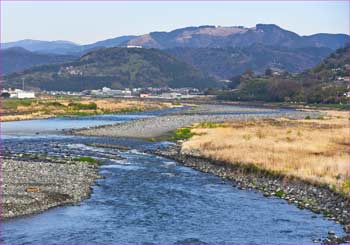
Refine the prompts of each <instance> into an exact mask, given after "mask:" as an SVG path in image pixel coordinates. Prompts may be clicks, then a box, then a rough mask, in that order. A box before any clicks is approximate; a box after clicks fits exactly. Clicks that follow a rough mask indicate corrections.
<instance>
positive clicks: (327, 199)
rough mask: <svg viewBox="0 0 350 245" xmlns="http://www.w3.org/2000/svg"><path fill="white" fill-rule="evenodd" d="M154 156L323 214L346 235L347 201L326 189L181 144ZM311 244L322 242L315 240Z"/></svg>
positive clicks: (333, 238) (345, 239)
mask: <svg viewBox="0 0 350 245" xmlns="http://www.w3.org/2000/svg"><path fill="white" fill-rule="evenodd" d="M150 152H151V153H153V154H156V155H159V156H162V157H166V158H169V159H173V160H175V161H177V162H179V163H181V164H183V165H184V166H187V167H191V168H193V169H196V170H199V171H201V172H204V173H210V174H214V175H216V176H219V177H221V178H223V179H226V180H230V181H232V184H233V186H236V187H237V188H239V189H243V190H244V189H247V190H258V191H261V192H262V193H263V194H264V196H265V197H278V198H282V199H285V200H286V201H287V202H288V203H289V204H293V205H297V206H298V207H299V208H301V209H309V210H311V211H312V212H314V213H316V214H323V215H324V216H325V217H327V218H328V219H330V220H334V221H335V222H337V223H340V224H342V225H343V227H344V231H345V232H347V233H349V232H350V230H349V223H350V222H349V220H350V219H349V215H350V213H349V210H350V200H349V199H347V198H344V196H342V195H340V194H338V193H335V192H334V191H332V190H330V189H329V188H327V187H325V186H319V185H313V184H310V183H308V182H305V181H302V180H300V179H297V178H290V177H286V176H283V175H273V174H271V173H269V172H267V171H263V170H258V169H256V168H249V167H245V166H244V165H240V164H237V165H232V164H227V163H226V162H222V161H214V160H211V159H208V158H203V157H200V156H196V155H192V154H183V153H182V152H181V143H177V144H174V145H171V146H169V147H167V148H160V149H156V150H152V151H150ZM328 235H329V236H328V238H327V239H326V240H325V241H323V242H325V243H349V242H350V235H347V236H345V237H341V238H339V237H337V236H336V234H334V233H333V232H332V231H329V234H328ZM314 242H321V240H315V241H314Z"/></svg>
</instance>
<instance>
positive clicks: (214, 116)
mask: <svg viewBox="0 0 350 245" xmlns="http://www.w3.org/2000/svg"><path fill="white" fill-rule="evenodd" d="M306 116H309V117H318V116H320V113H319V112H305V111H298V110H281V109H266V108H255V107H243V106H236V105H199V106H197V107H193V108H191V109H188V110H185V111H183V112H181V113H176V114H168V115H164V116H158V117H151V118H144V119H138V120H133V121H130V122H127V123H121V124H114V125H105V126H99V127H91V128H83V129H78V130H73V131H72V132H71V133H72V134H76V135H85V136H106V137H130V138H155V137H160V136H162V135H164V134H166V133H169V132H171V131H174V130H176V129H177V128H181V127H186V126H190V125H192V124H195V123H200V122H224V121H230V120H254V119H256V120H259V119H270V118H277V117H286V118H294V119H302V118H305V117H306Z"/></svg>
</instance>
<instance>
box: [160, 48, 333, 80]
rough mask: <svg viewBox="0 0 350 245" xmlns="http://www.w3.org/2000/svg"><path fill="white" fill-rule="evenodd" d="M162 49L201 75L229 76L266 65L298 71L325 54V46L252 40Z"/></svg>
mask: <svg viewBox="0 0 350 245" xmlns="http://www.w3.org/2000/svg"><path fill="white" fill-rule="evenodd" d="M166 52H168V53H170V54H172V55H174V56H176V57H177V58H178V59H180V60H182V61H185V62H186V63H188V64H191V65H193V66H194V67H195V68H197V69H199V70H200V71H202V72H203V74H204V75H206V76H210V77H214V78H216V79H229V78H231V77H232V76H235V75H239V74H242V73H243V72H245V71H246V70H248V69H249V70H253V71H254V72H255V73H258V74H259V73H264V72H265V70H266V69H267V68H278V69H282V70H286V71H289V72H293V73H295V72H302V71H304V70H305V69H308V68H311V67H313V66H315V65H316V64H318V63H319V62H320V61H321V60H322V59H323V58H325V57H326V56H328V55H329V54H330V53H331V52H332V50H331V49H329V48H321V47H320V48H318V47H309V48H286V47H273V46H264V45H261V44H254V45H251V46H247V47H240V48H232V47H228V48H174V49H169V50H166Z"/></svg>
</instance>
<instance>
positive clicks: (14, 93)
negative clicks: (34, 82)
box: [1, 89, 35, 99]
mask: <svg viewBox="0 0 350 245" xmlns="http://www.w3.org/2000/svg"><path fill="white" fill-rule="evenodd" d="M1 93H2V94H3V93H8V94H9V95H10V98H18V99H32V98H35V93H34V92H33V91H24V90H21V89H14V90H12V89H9V90H2V92H1Z"/></svg>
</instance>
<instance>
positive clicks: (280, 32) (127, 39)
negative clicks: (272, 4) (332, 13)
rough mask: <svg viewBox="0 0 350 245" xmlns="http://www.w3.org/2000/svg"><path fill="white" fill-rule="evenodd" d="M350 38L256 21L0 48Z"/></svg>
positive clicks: (77, 49)
mask: <svg viewBox="0 0 350 245" xmlns="http://www.w3.org/2000/svg"><path fill="white" fill-rule="evenodd" d="M347 41H349V36H348V35H345V34H325V33H323V34H315V35H310V36H300V35H298V34H296V33H294V32H291V31H287V30H284V29H282V28H280V27H279V26H277V25H273V24H257V25H256V26H255V27H252V28H246V27H242V26H233V27H221V26H199V27H186V28H182V29H176V30H173V31H170V32H151V33H149V34H145V35H141V36H121V37H116V38H111V39H107V40H103V41H99V42H96V43H93V44H88V45H78V44H75V43H72V42H68V41H50V42H49V41H39V40H28V39H27V40H21V41H17V42H10V43H3V44H2V45H1V46H2V49H6V48H10V47H22V48H25V49H27V50H29V51H33V52H41V53H55V54H81V53H84V52H88V51H91V49H95V48H99V47H105V48H109V47H120V46H127V45H134V46H142V47H145V48H157V49H170V48H176V47H188V48H207V47H210V48H220V47H221V48H222V47H246V46H251V45H253V44H263V45H266V46H279V47H288V48H300V47H326V48H330V49H333V50H335V49H337V48H340V47H343V46H344V45H345V43H346V42H347Z"/></svg>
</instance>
